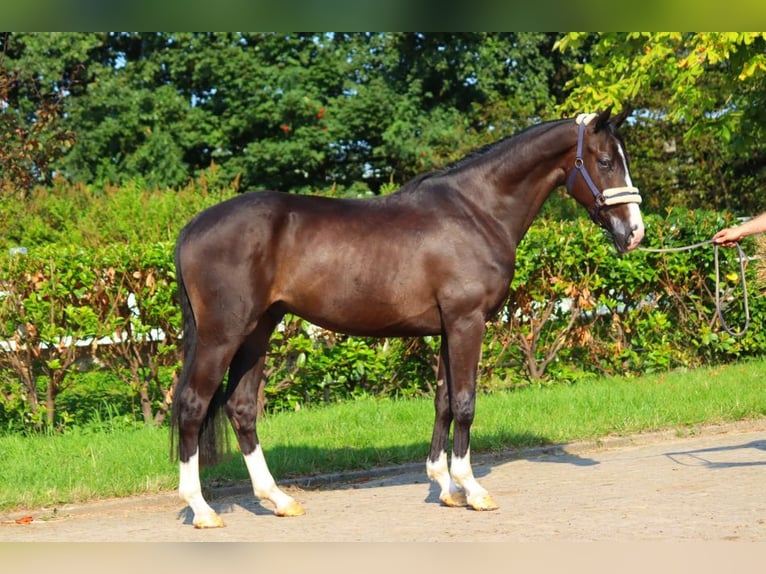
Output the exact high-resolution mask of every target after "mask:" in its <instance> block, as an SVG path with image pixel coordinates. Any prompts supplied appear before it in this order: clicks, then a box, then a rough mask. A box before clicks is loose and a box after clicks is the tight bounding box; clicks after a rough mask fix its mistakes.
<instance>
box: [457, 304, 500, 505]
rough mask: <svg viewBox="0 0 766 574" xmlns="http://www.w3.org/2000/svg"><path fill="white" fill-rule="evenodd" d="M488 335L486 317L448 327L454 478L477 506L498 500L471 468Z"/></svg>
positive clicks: (468, 318)
mask: <svg viewBox="0 0 766 574" xmlns="http://www.w3.org/2000/svg"><path fill="white" fill-rule="evenodd" d="M483 335H484V319H483V317H482V316H480V315H478V314H477V316H475V317H467V318H461V319H459V320H457V321H455V322H454V323H453V324H451V325H448V327H447V344H448V347H449V348H448V354H449V363H448V366H447V369H448V370H449V377H448V380H449V381H450V382H451V384H452V388H451V390H450V407H451V410H452V417H453V423H454V431H453V441H452V462H451V466H450V473H451V475H452V480H453V481H454V482H455V484H457V486H459V487H460V488H462V489H463V490H464V491H465V494H466V499H467V501H468V505H469V506H471V507H472V508H474V509H475V510H495V509H497V504H496V503H495V501H494V500H493V499H492V497H491V496H490V494H489V493H488V492H487V491H486V490H485V489H484V487H482V486H481V485H480V484H479V483H478V481H477V480H476V479H475V478H474V475H473V470H472V468H471V448H470V441H471V424H472V423H473V418H474V412H475V405H476V373H477V370H478V363H479V356H480V354H481V341H482V337H483Z"/></svg>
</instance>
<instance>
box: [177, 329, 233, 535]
mask: <svg viewBox="0 0 766 574" xmlns="http://www.w3.org/2000/svg"><path fill="white" fill-rule="evenodd" d="M235 348H236V347H234V346H233V345H223V344H222V345H218V346H205V347H198V348H197V350H196V352H195V353H194V355H193V356H191V357H189V358H188V359H185V360H188V361H189V362H190V366H189V373H188V377H189V380H188V384H186V385H185V386H184V388H183V390H182V391H181V394H180V396H178V397H177V398H176V399H174V402H175V403H176V406H175V407H174V408H177V409H178V415H177V416H178V432H179V436H178V441H179V445H178V446H179V458H180V476H179V483H178V493H179V495H180V496H181V498H182V499H183V500H185V501H186V503H187V504H188V505H189V507H190V508H191V509H192V512H193V514H194V518H193V524H194V527H195V528H218V527H221V526H224V523H223V520H222V519H221V517H220V516H218V514H216V512H215V511H214V510H213V509H212V508H211V507H210V505H208V503H207V502H206V501H205V499H204V497H203V496H202V487H201V485H200V479H199V463H200V461H199V455H200V443H199V439H200V429H201V428H202V425H203V422H204V420H205V417H206V416H207V413H208V409H210V408H211V407H210V404H211V401H212V400H213V397H214V395H215V393H216V391H217V390H218V388H219V387H220V385H221V383H222V380H223V376H224V374H225V372H226V368H227V367H228V365H229V362H230V361H231V357H232V356H233V354H234V350H235Z"/></svg>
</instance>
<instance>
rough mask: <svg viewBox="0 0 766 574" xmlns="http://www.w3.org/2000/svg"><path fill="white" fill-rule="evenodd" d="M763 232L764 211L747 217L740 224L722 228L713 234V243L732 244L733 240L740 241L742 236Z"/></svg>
mask: <svg viewBox="0 0 766 574" xmlns="http://www.w3.org/2000/svg"><path fill="white" fill-rule="evenodd" d="M763 232H766V212H763V213H761V214H760V215H757V216H755V217H753V218H752V219H748V220H747V221H746V222H745V223H743V224H742V225H735V226H734V227H727V228H726V229H722V230H721V231H719V232H718V233H716V234H715V235H714V236H713V243H720V244H722V245H727V246H732V245H734V243H735V242H739V241H742V238H743V237H746V236H748V235H754V234H756V233H763Z"/></svg>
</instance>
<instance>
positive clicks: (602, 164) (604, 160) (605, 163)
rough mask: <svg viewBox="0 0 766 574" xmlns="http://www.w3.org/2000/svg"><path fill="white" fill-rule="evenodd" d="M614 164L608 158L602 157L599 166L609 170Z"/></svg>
mask: <svg viewBox="0 0 766 574" xmlns="http://www.w3.org/2000/svg"><path fill="white" fill-rule="evenodd" d="M611 164H612V162H611V161H609V158H608V157H602V158H599V160H598V166H599V167H601V168H604V169H609V166H610V165H611Z"/></svg>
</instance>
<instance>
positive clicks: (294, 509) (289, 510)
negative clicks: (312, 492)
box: [275, 500, 306, 516]
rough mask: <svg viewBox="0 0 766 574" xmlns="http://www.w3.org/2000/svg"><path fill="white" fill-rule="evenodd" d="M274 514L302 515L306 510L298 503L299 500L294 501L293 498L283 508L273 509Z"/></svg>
mask: <svg viewBox="0 0 766 574" xmlns="http://www.w3.org/2000/svg"><path fill="white" fill-rule="evenodd" d="M275 514H276V515H277V516H303V515H304V514H306V511H305V510H303V507H302V506H301V505H300V503H299V502H296V501H295V500H293V501H292V502H291V503H290V504H288V505H287V506H285V507H283V508H277V510H276V511H275Z"/></svg>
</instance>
